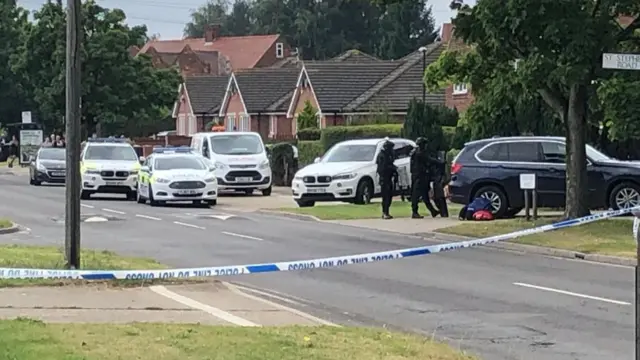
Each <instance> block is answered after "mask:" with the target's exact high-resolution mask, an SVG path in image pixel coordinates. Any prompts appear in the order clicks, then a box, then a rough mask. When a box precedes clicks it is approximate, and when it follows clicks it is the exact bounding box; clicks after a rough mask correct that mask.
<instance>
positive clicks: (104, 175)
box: [80, 138, 144, 200]
mask: <svg viewBox="0 0 640 360" xmlns="http://www.w3.org/2000/svg"><path fill="white" fill-rule="evenodd" d="M142 160H144V158H142V157H138V154H137V153H136V151H135V150H134V149H133V146H131V144H129V143H128V142H127V141H126V140H125V139H115V138H108V139H101V138H95V139H89V140H87V142H86V143H85V145H84V147H83V149H82V154H81V155H80V174H81V177H82V195H81V197H82V199H89V198H90V197H91V195H92V194H97V193H106V194H125V195H126V196H127V199H129V200H135V199H136V188H137V180H138V171H139V170H140V162H141V161H142Z"/></svg>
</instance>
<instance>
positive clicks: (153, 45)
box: [131, 25, 291, 77]
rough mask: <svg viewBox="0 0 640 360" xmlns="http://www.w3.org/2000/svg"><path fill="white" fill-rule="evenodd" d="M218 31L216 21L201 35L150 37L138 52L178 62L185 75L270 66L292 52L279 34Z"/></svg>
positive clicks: (167, 62) (163, 64) (155, 59)
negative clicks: (238, 34) (168, 37)
mask: <svg viewBox="0 0 640 360" xmlns="http://www.w3.org/2000/svg"><path fill="white" fill-rule="evenodd" d="M219 33H220V26H219V25H210V26H208V27H207V28H206V29H205V36H204V37H203V38H187V39H181V40H151V41H149V42H148V43H147V44H145V45H144V46H143V47H142V49H140V50H139V51H138V52H137V54H147V55H149V56H151V58H152V61H153V63H154V64H156V66H158V67H170V66H177V67H178V68H179V69H180V72H181V74H182V75H183V76H185V77H186V76H191V75H198V74H211V75H228V74H230V73H231V72H232V71H234V70H240V69H252V68H262V67H269V66H272V65H274V64H276V63H278V62H282V61H284V60H285V59H287V58H288V57H289V56H290V55H291V48H290V47H289V45H288V44H287V43H286V41H285V40H284V37H282V36H280V35H251V36H219ZM131 51H132V52H135V49H131Z"/></svg>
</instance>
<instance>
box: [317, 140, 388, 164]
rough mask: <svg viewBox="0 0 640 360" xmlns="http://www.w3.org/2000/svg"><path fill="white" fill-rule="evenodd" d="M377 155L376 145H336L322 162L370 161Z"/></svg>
mask: <svg viewBox="0 0 640 360" xmlns="http://www.w3.org/2000/svg"><path fill="white" fill-rule="evenodd" d="M375 155H376V145H347V144H345V145H335V146H334V147H333V148H331V149H330V150H329V152H327V154H326V155H325V156H324V157H323V158H322V162H352V161H356V162H369V161H373V158H374V156H375Z"/></svg>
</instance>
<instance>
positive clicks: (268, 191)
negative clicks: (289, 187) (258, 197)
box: [262, 186, 271, 196]
mask: <svg viewBox="0 0 640 360" xmlns="http://www.w3.org/2000/svg"><path fill="white" fill-rule="evenodd" d="M262 196H271V186H269V187H268V188H266V189H264V190H262Z"/></svg>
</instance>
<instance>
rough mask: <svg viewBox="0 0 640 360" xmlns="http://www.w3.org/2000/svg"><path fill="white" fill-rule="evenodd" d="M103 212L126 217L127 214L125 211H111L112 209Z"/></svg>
mask: <svg viewBox="0 0 640 360" xmlns="http://www.w3.org/2000/svg"><path fill="white" fill-rule="evenodd" d="M102 211H106V212H110V213H114V214H120V215H126V212H124V211H118V210H111V209H102Z"/></svg>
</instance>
